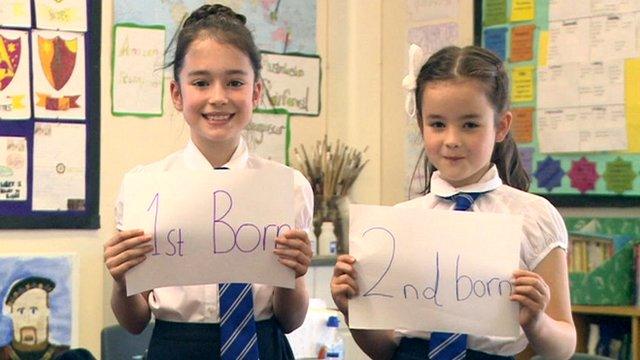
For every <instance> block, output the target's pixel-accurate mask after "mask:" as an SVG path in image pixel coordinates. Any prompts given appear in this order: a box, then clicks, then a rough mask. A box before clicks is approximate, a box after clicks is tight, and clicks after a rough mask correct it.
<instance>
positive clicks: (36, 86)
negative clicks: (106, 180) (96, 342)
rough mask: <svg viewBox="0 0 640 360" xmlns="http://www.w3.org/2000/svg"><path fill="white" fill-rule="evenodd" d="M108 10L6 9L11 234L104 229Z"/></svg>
mask: <svg viewBox="0 0 640 360" xmlns="http://www.w3.org/2000/svg"><path fill="white" fill-rule="evenodd" d="M101 11H102V5H101V2H100V1H87V0H0V228H2V229H34V228H38V229H60V228H65V229H77V228H92V229H96V228H99V227H100V216H99V179H100V81H101V80H100V68H101V67H100V58H101V56H100V50H101V47H102V45H101V40H100V39H101V34H100V31H101V19H102V16H101ZM32 20H33V21H32ZM23 28H24V29H23ZM88 114H90V115H91V116H90V119H87V116H89V115H88ZM76 125H77V126H76ZM0 359H2V356H0Z"/></svg>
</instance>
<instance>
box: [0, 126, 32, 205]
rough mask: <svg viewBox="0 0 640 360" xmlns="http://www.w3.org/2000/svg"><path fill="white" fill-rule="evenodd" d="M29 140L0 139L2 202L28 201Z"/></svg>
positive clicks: (0, 194)
mask: <svg viewBox="0 0 640 360" xmlns="http://www.w3.org/2000/svg"><path fill="white" fill-rule="evenodd" d="M27 159H28V157H27V139H26V138H23V137H11V136H1V137H0V201H25V200H27V184H28V183H27Z"/></svg>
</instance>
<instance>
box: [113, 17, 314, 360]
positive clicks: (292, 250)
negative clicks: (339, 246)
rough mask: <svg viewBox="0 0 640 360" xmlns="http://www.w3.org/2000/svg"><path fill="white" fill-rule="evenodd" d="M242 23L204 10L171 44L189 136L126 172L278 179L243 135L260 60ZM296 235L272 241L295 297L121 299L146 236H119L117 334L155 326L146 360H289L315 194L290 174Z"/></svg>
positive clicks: (175, 290) (208, 289)
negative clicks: (256, 174) (246, 172)
mask: <svg viewBox="0 0 640 360" xmlns="http://www.w3.org/2000/svg"><path fill="white" fill-rule="evenodd" d="M245 21H246V19H245V17H244V16H243V15H240V14H236V13H235V12H234V11H233V10H231V9H230V8H228V7H226V6H222V5H203V6H201V7H200V8H198V9H197V10H195V11H194V12H193V13H191V15H190V16H189V17H188V18H187V19H186V20H185V21H184V23H183V25H182V27H181V29H180V31H179V33H178V36H177V41H176V50H175V57H174V60H173V61H172V62H171V63H170V65H173V76H174V79H173V81H171V85H170V92H171V98H172V100H173V104H174V106H175V108H176V109H177V110H178V111H180V112H182V114H183V116H184V119H185V121H186V122H187V124H188V125H189V128H190V135H191V136H190V137H191V138H190V141H189V143H188V144H187V146H186V147H185V148H184V149H183V150H181V151H178V152H176V153H173V154H171V155H169V156H168V157H166V158H165V159H163V160H160V161H158V162H155V163H153V164H149V165H144V166H139V167H137V168H135V169H133V170H132V172H157V173H158V174H160V173H161V172H163V171H191V170H205V171H207V170H208V171H213V170H214V169H243V168H249V169H263V170H267V171H268V170H269V169H273V170H275V169H277V168H280V167H283V166H284V165H281V164H278V163H275V162H272V161H269V160H265V159H262V158H259V157H257V156H254V155H251V154H249V152H248V149H247V145H246V143H245V142H244V141H243V140H242V138H241V131H242V130H243V129H244V128H245V126H247V124H249V122H250V121H251V115H252V112H253V110H254V109H255V107H256V106H257V105H258V102H259V101H260V99H261V94H262V90H263V84H262V82H261V81H260V52H259V51H258V49H257V48H256V46H255V44H254V41H253V38H252V35H251V32H250V31H249V30H248V29H247V27H246V26H245ZM291 171H293V178H294V181H293V182H294V189H293V191H294V203H293V204H292V206H293V207H294V209H295V214H296V217H295V229H293V230H289V231H286V232H285V233H284V234H283V235H281V236H279V237H278V238H276V244H277V248H276V249H275V250H274V253H275V254H276V255H277V256H278V260H279V261H280V263H282V264H283V265H285V266H287V267H289V268H291V269H292V270H293V271H294V272H295V276H296V281H295V288H294V289H285V288H280V287H273V286H268V285H263V284H210V285H197V286H174V287H163V288H158V289H153V290H151V291H148V292H144V293H142V294H136V295H133V296H131V297H127V296H126V284H125V276H124V275H125V273H126V272H127V271H128V270H129V269H131V268H132V267H134V266H136V265H138V264H140V263H141V262H143V261H144V260H145V254H147V253H148V252H150V251H151V250H152V248H153V246H152V245H151V243H150V240H151V236H150V234H145V233H144V232H143V231H142V230H132V229H123V228H122V223H121V220H122V210H123V207H126V204H123V203H122V201H121V199H119V200H118V204H117V209H118V210H119V211H118V212H117V213H118V216H117V221H118V226H117V227H118V230H119V232H118V233H116V234H115V235H114V236H113V237H112V238H111V239H110V240H109V241H108V242H107V243H106V244H105V246H104V261H105V264H106V266H107V268H108V270H109V272H110V274H111V276H112V277H113V279H114V282H113V292H112V297H111V307H112V309H113V312H114V314H115V315H116V318H117V319H118V321H119V322H120V324H121V325H122V326H123V327H125V328H126V329H127V330H129V331H130V332H132V333H140V332H141V331H142V330H143V329H144V328H145V327H146V326H147V324H148V323H149V320H150V318H151V315H152V314H153V315H154V317H155V319H156V322H155V327H154V331H153V335H152V338H151V343H150V345H149V352H148V358H149V359H191V360H195V359H225V360H230V359H258V358H261V359H293V354H292V352H291V348H290V347H289V344H288V342H287V340H286V338H285V336H284V333H285V332H290V331H293V330H294V329H296V328H297V327H299V326H300V325H301V324H302V322H303V321H304V318H305V315H306V311H307V306H308V301H309V300H308V294H307V290H306V288H305V280H304V275H305V274H306V272H307V269H308V266H309V264H310V263H311V247H310V243H309V239H308V237H307V232H308V231H310V230H309V229H310V228H311V222H312V218H313V192H312V190H311V186H310V185H309V182H308V181H307V180H306V179H305V178H304V176H303V175H302V174H301V173H300V172H298V171H295V170H291Z"/></svg>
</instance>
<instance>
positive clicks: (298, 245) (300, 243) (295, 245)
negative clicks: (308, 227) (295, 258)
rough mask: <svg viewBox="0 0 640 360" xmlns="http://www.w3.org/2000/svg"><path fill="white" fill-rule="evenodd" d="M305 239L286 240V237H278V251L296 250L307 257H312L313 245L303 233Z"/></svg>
mask: <svg viewBox="0 0 640 360" xmlns="http://www.w3.org/2000/svg"><path fill="white" fill-rule="evenodd" d="M303 234H304V235H305V238H304V239H302V238H298V237H295V238H294V237H292V238H286V237H278V238H276V245H277V247H276V248H275V249H276V250H279V249H296V250H299V251H301V252H303V253H304V254H305V255H306V256H309V257H311V256H312V255H313V253H312V252H311V243H310V242H309V239H308V238H307V237H306V233H304V232H303Z"/></svg>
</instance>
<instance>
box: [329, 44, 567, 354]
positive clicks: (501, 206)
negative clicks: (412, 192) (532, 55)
mask: <svg viewBox="0 0 640 360" xmlns="http://www.w3.org/2000/svg"><path fill="white" fill-rule="evenodd" d="M421 54H422V52H421V50H420V48H419V47H417V46H415V45H412V46H411V48H410V59H409V63H410V64H412V63H413V64H414V65H415V66H416V67H417V69H415V72H416V73H417V75H414V73H410V74H409V75H407V77H405V79H404V80H403V86H404V87H405V88H406V89H407V90H409V91H411V93H410V94H409V97H408V101H407V106H406V107H407V109H406V110H407V112H408V113H409V115H410V116H415V117H416V120H417V122H418V127H419V128H420V131H421V133H422V136H423V140H424V152H425V157H426V162H425V170H426V184H425V187H424V190H425V195H424V196H422V197H420V198H417V199H413V200H410V201H407V202H404V203H401V204H398V205H397V206H401V207H411V208H420V209H443V210H445V209H454V210H470V211H476V212H491V213H511V214H516V215H522V216H523V217H524V226H523V229H522V230H523V231H522V237H521V238H520V239H514V241H519V242H520V248H521V251H520V269H518V270H515V271H514V273H513V292H512V294H511V301H514V302H516V303H518V304H519V307H520V311H519V322H520V334H519V336H517V337H514V338H504V337H492V336H476V335H471V334H451V333H443V332H426V331H415V330H412V329H409V330H404V329H403V330H400V329H396V330H356V329H352V330H351V333H352V334H353V337H354V339H355V340H356V342H357V343H358V345H359V346H360V347H361V348H362V349H363V350H364V351H365V352H366V353H367V354H368V355H369V356H371V357H372V358H374V359H463V358H466V359H505V358H506V359H508V358H513V356H514V355H516V354H518V353H520V352H521V351H522V350H524V348H525V347H526V346H527V343H529V344H530V345H531V347H532V348H533V350H534V351H535V352H536V353H537V354H539V355H542V356H543V357H544V358H545V359H568V358H569V357H570V356H571V355H572V354H573V352H574V349H575V344H576V332H575V327H574V325H573V320H572V317H571V304H570V301H569V283H568V272H567V261H566V250H567V243H568V236H567V231H566V228H565V226H564V222H563V220H562V217H561V216H560V214H559V213H558V211H557V210H556V209H555V208H554V207H553V206H552V205H551V204H550V203H549V202H548V201H547V200H545V199H544V198H542V197H539V196H536V195H533V194H529V193H527V192H525V191H526V190H527V188H528V185H529V177H528V176H527V174H526V172H525V171H524V169H523V167H522V165H521V163H520V159H519V157H518V152H517V149H516V146H515V143H514V140H513V138H512V137H511V134H510V133H509V129H510V126H511V121H512V117H513V116H512V114H511V112H510V111H509V101H508V99H509V82H508V77H507V73H506V71H505V69H504V66H503V64H502V61H501V60H500V59H499V58H498V57H497V56H495V55H494V54H493V53H491V52H489V51H487V50H485V49H482V48H479V47H475V46H468V47H464V48H459V47H447V48H444V49H442V50H440V51H438V52H436V53H435V54H433V55H432V56H431V57H430V58H429V59H428V60H427V61H426V63H425V64H424V65H423V64H422V62H421V57H422V55H421ZM412 70H414V69H410V71H412ZM452 199H455V203H454V202H453V201H452ZM415 241H425V240H422V239H416V240H415ZM355 262H356V259H355V258H353V257H352V256H350V255H342V256H340V257H338V262H337V263H336V266H335V268H334V275H333V279H332V281H331V293H332V295H333V299H334V301H335V303H336V305H337V306H338V309H339V310H340V311H341V312H342V313H343V314H344V316H345V318H346V319H347V321H348V317H349V309H348V304H347V299H348V298H350V297H353V296H357V295H358V291H359V289H358V285H357V282H356V276H357V274H356V272H355V270H354V263H355Z"/></svg>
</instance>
